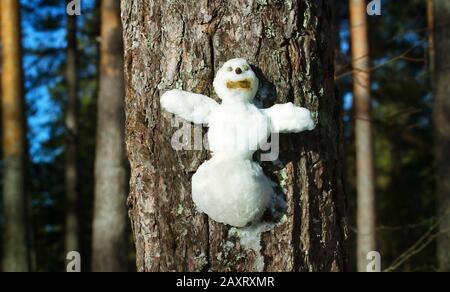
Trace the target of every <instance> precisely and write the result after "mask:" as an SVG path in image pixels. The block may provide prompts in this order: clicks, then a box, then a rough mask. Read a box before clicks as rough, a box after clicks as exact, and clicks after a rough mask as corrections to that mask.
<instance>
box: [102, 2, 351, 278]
mask: <svg viewBox="0 0 450 292" xmlns="http://www.w3.org/2000/svg"><path fill="white" fill-rule="evenodd" d="M122 8H123V9H124V10H123V11H122V20H123V24H124V40H125V64H126V66H125V73H126V86H127V87H126V88H127V98H126V102H127V103H126V105H127V107H126V112H127V126H126V130H127V132H126V133H127V135H126V141H127V147H128V154H129V159H130V162H131V172H132V173H131V183H130V187H131V190H130V195H129V198H128V206H129V214H130V218H131V221H132V227H133V232H134V238H135V242H136V249H137V255H136V256H137V269H138V271H208V270H211V271H261V270H264V271H343V270H345V266H346V264H345V262H346V250H345V241H346V231H345V230H346V223H345V194H344V192H343V185H342V176H343V172H342V168H341V166H342V165H341V163H342V157H340V153H339V145H338V143H339V141H340V130H339V127H340V118H341V117H340V108H339V103H338V101H337V100H336V98H335V96H334V58H333V55H334V48H335V46H334V44H333V40H334V36H333V29H332V24H333V23H332V21H333V20H332V11H333V7H332V5H331V3H330V1H328V0H319V1H317V0H305V1H294V0H287V1H238V0H230V1H218V0H212V1H176V2H174V1H163V0H155V1H151V2H147V1H140V0H122ZM235 57H244V58H247V59H248V60H249V62H251V63H253V64H255V65H256V66H258V67H260V69H261V70H262V72H264V74H265V77H266V78H267V80H269V81H270V82H273V83H274V85H275V86H273V87H271V86H269V84H268V83H267V82H264V83H263V86H266V90H263V91H261V92H260V95H262V96H263V97H267V98H269V99H270V98H273V100H275V99H276V102H286V101H292V102H294V103H296V104H297V105H302V106H305V107H307V108H309V109H310V110H312V111H313V112H314V113H315V114H316V115H315V116H316V117H317V119H318V123H319V124H318V127H317V129H316V130H315V131H313V132H310V133H302V134H299V135H283V136H282V137H281V148H282V149H281V157H280V160H281V161H282V163H283V165H282V169H279V170H276V171H274V170H267V169H266V170H267V172H268V173H269V174H270V175H271V176H272V177H273V178H275V177H276V178H277V179H278V180H280V184H281V185H282V187H283V188H284V189H285V193H286V200H287V210H286V213H285V216H282V219H281V220H279V221H278V222H277V224H276V225H275V226H274V227H273V229H271V230H270V231H267V232H263V233H262V235H261V237H259V235H258V234H254V236H255V237H250V238H247V240H249V241H251V243H252V245H253V246H252V247H250V248H248V247H247V248H246V247H244V246H243V244H242V241H241V240H240V239H239V238H240V236H245V233H246V232H244V231H242V230H237V229H236V228H230V227H229V226H225V225H223V224H219V223H216V222H214V221H212V220H209V219H208V218H207V217H206V216H205V215H202V214H200V213H198V212H197V211H196V209H195V207H194V205H193V203H192V199H191V184H190V180H191V176H192V174H193V173H194V172H195V171H196V169H197V168H198V166H199V165H200V164H201V163H202V162H203V161H204V160H205V159H207V152H206V151H179V152H176V151H175V150H173V149H172V147H171V143H170V141H171V136H172V134H173V132H174V129H173V128H172V126H171V121H170V119H169V118H165V115H163V113H162V111H161V108H160V105H159V98H160V95H161V94H162V93H163V92H164V91H165V90H167V89H172V88H175V87H178V88H181V87H182V88H183V89H185V90H190V91H194V92H198V93H203V94H206V95H213V90H212V82H213V78H214V75H215V72H216V70H217V69H218V68H219V67H220V66H221V64H223V62H225V61H226V60H227V59H230V58H235ZM275 87H276V90H275ZM276 91H278V92H276ZM273 100H272V101H273ZM266 167H267V166H266ZM110 226H114V225H112V224H110ZM247 231H248V230H247ZM248 232H250V231H248ZM250 233H251V232H250Z"/></svg>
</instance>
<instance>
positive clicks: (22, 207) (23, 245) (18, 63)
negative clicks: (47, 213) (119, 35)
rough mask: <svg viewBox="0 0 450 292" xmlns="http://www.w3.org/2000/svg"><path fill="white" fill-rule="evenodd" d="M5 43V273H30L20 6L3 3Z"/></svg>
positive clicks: (14, 0) (8, 1)
mask: <svg viewBox="0 0 450 292" xmlns="http://www.w3.org/2000/svg"><path fill="white" fill-rule="evenodd" d="M0 11H1V42H2V46H3V48H2V95H1V97H2V106H1V108H2V111H3V112H2V118H3V121H2V122H3V123H2V124H3V160H4V178H3V210H4V216H5V232H4V234H3V240H4V244H3V248H4V250H3V271H5V272H6V271H9V272H27V271H29V269H30V252H29V248H28V240H29V238H28V235H27V234H28V232H27V231H28V225H27V208H28V207H27V193H26V188H25V185H26V183H25V160H26V157H27V155H26V139H25V114H24V113H25V108H24V98H23V89H22V50H21V30H20V4H19V1H18V0H4V1H1V4H0Z"/></svg>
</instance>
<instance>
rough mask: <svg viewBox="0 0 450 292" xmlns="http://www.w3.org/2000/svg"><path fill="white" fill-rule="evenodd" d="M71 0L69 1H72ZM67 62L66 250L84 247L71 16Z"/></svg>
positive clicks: (74, 22)
mask: <svg viewBox="0 0 450 292" xmlns="http://www.w3.org/2000/svg"><path fill="white" fill-rule="evenodd" d="M69 2H71V1H67V3H69ZM66 26H67V65H66V85H67V92H68V98H67V104H66V115H65V125H66V153H65V155H66V169H65V188H66V230H65V232H66V234H65V245H66V246H65V248H66V253H67V252H70V251H78V252H79V251H80V238H79V235H80V229H79V228H80V222H79V218H80V217H79V203H80V198H79V185H78V183H79V182H78V174H79V169H78V167H79V164H78V161H79V155H78V134H79V133H78V107H79V102H78V73H77V18H76V16H69V15H68V16H67V23H66Z"/></svg>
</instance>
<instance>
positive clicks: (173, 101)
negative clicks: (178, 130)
mask: <svg viewBox="0 0 450 292" xmlns="http://www.w3.org/2000/svg"><path fill="white" fill-rule="evenodd" d="M160 102H161V106H162V108H163V109H164V110H166V111H168V112H170V113H172V114H174V115H176V116H179V117H181V118H183V119H185V120H187V121H189V122H193V123H195V124H208V122H209V115H210V113H211V111H212V110H213V109H214V108H215V107H217V106H218V105H219V104H218V103H217V102H215V101H214V100H212V99H211V98H209V97H207V96H204V95H201V94H195V93H191V92H187V91H182V90H178V89H175V90H170V91H167V92H166V93H164V94H163V95H162V96H161V99H160Z"/></svg>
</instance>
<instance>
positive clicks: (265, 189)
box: [161, 59, 314, 227]
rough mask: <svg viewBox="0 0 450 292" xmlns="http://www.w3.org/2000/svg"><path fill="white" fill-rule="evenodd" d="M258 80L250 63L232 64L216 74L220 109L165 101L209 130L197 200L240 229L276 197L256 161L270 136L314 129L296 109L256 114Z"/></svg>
mask: <svg viewBox="0 0 450 292" xmlns="http://www.w3.org/2000/svg"><path fill="white" fill-rule="evenodd" d="M258 87H259V80H258V78H257V77H256V75H255V73H254V71H253V70H252V68H251V66H250V65H249V64H248V62H247V61H246V60H244V59H233V60H229V61H228V62H226V63H225V64H224V65H223V67H222V68H221V69H220V70H219V71H218V72H217V76H216V78H215V80H214V89H215V91H216V93H217V95H218V97H219V98H220V99H221V100H222V102H221V104H219V103H217V102H216V101H214V100H212V99H211V98H209V97H207V96H204V95H200V94H194V93H190V92H186V91H182V90H171V91H168V92H166V93H165V94H163V95H162V97H161V106H162V108H163V109H165V110H166V111H168V112H170V113H173V114H175V115H176V116H179V117H181V118H183V119H185V120H187V121H190V122H193V123H196V124H203V125H207V126H208V127H209V131H208V142H209V150H210V151H212V158H211V159H210V160H208V161H206V162H205V163H203V164H202V165H201V166H200V167H199V168H198V170H197V172H196V173H195V174H194V175H193V177H192V199H193V201H194V203H195V205H196V207H197V209H198V210H199V211H201V212H203V213H206V214H207V215H208V216H209V217H210V218H211V219H213V220H215V221H217V222H221V223H225V224H229V225H232V226H236V227H244V226H246V225H247V224H249V223H252V222H256V221H258V220H259V219H260V218H261V217H262V215H263V214H264V212H265V210H266V209H267V207H268V205H269V202H270V200H271V198H272V197H273V196H275V191H274V189H273V185H274V183H273V182H272V181H271V180H270V179H269V178H267V177H266V176H265V174H264V172H263V170H262V168H261V166H260V165H259V164H258V163H256V162H254V161H253V159H252V157H253V154H254V152H255V151H256V150H258V149H259V148H260V146H261V145H262V144H263V143H265V142H266V141H267V139H268V138H269V136H270V135H271V133H299V132H302V131H306V130H313V129H314V122H313V119H312V117H311V113H310V111H309V110H307V109H305V108H301V107H297V106H295V105H294V104H292V103H286V104H277V105H274V106H272V107H271V108H268V109H260V108H257V107H256V106H255V105H254V104H253V101H254V98H255V96H256V93H257V91H258Z"/></svg>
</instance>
